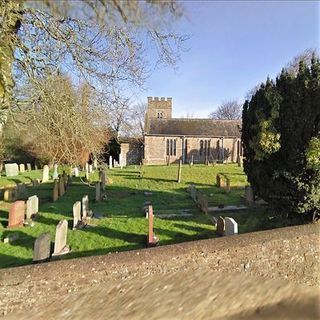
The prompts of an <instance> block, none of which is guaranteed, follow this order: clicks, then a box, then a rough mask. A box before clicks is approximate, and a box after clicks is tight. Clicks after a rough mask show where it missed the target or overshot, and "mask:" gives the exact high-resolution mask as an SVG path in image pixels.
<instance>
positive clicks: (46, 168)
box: [42, 165, 49, 182]
mask: <svg viewBox="0 0 320 320" xmlns="http://www.w3.org/2000/svg"><path fill="white" fill-rule="evenodd" d="M47 181H49V166H48V165H44V166H43V172H42V182H47Z"/></svg>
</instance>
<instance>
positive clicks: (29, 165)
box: [27, 163, 32, 171]
mask: <svg viewBox="0 0 320 320" xmlns="http://www.w3.org/2000/svg"><path fill="white" fill-rule="evenodd" d="M27 170H28V171H31V170H32V169H31V163H27Z"/></svg>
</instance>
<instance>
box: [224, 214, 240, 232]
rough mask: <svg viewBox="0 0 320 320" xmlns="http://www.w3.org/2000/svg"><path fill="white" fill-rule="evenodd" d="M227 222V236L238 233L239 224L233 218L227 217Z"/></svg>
mask: <svg viewBox="0 0 320 320" xmlns="http://www.w3.org/2000/svg"><path fill="white" fill-rule="evenodd" d="M225 224H226V229H225V232H224V234H225V235H226V236H232V235H234V234H237V233H238V224H237V223H236V222H235V220H234V219H233V218H229V217H226V218H225Z"/></svg>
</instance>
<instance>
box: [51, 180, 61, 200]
mask: <svg viewBox="0 0 320 320" xmlns="http://www.w3.org/2000/svg"><path fill="white" fill-rule="evenodd" d="M58 199H59V182H58V180H57V179H56V180H54V181H53V193H52V200H53V202H55V201H57V200H58Z"/></svg>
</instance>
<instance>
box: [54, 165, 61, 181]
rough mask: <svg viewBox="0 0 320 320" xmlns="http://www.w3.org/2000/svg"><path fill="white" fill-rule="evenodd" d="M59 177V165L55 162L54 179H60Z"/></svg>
mask: <svg viewBox="0 0 320 320" xmlns="http://www.w3.org/2000/svg"><path fill="white" fill-rule="evenodd" d="M58 178H59V174H58V165H57V164H55V165H54V166H53V175H52V179H53V180H55V179H58Z"/></svg>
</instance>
